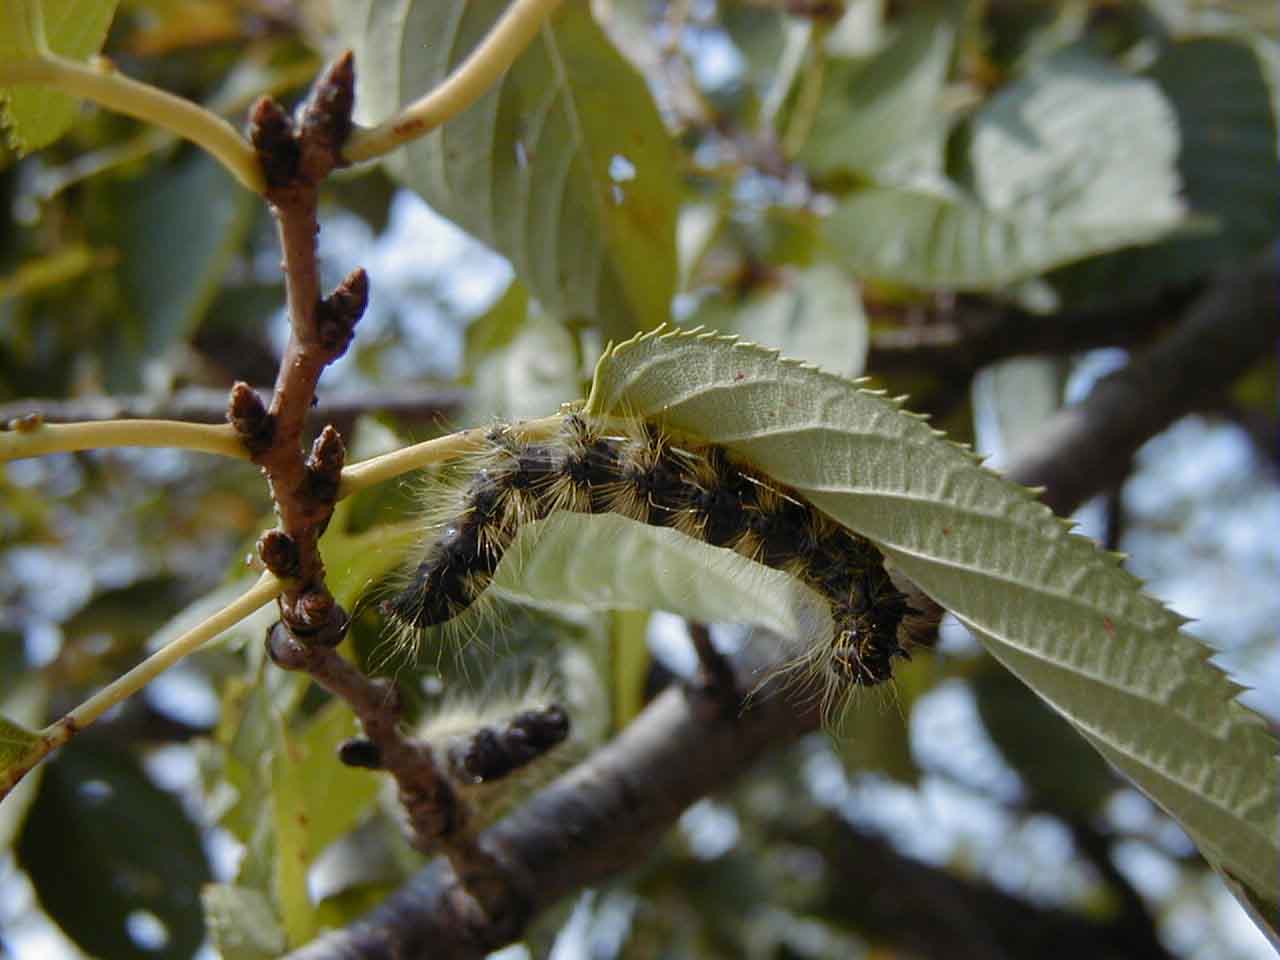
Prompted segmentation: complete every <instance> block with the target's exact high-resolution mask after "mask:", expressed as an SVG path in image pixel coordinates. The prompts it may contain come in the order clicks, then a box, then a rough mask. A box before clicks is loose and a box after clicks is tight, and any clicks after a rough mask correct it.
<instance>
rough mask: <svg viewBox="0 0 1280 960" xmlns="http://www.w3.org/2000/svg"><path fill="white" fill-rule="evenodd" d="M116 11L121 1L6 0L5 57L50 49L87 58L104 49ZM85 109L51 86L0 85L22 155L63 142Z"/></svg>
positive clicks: (0, 19) (0, 27)
mask: <svg viewBox="0 0 1280 960" xmlns="http://www.w3.org/2000/svg"><path fill="white" fill-rule="evenodd" d="M115 11H116V0H6V2H5V3H0V58H5V59H8V58H10V57H13V58H14V59H17V58H20V57H28V56H32V55H34V54H36V53H38V52H39V51H42V50H47V51H49V52H51V53H55V54H60V55H61V56H64V57H68V58H70V59H72V60H84V59H86V58H87V57H89V56H91V55H93V54H95V53H97V52H98V51H99V50H101V49H102V44H103V42H104V41H105V40H106V39H107V27H109V26H110V25H111V18H112V17H113V16H114V15H115ZM40 33H43V36H40ZM79 107H80V103H79V101H78V100H76V99H74V98H73V97H69V96H67V95H66V94H65V93H59V92H58V91H57V90H53V89H50V88H49V87H35V86H21V87H10V88H0V126H3V127H5V128H6V132H7V134H8V140H9V145H10V146H11V147H13V149H14V150H16V151H18V152H19V153H27V152H29V151H31V150H38V149H40V148H41V147H43V146H46V145H48V144H50V143H52V142H53V141H54V140H57V139H58V138H59V137H60V136H62V135H63V134H64V133H66V131H67V128H69V127H70V126H71V124H72V123H73V122H74V121H75V118H76V112H77V110H79Z"/></svg>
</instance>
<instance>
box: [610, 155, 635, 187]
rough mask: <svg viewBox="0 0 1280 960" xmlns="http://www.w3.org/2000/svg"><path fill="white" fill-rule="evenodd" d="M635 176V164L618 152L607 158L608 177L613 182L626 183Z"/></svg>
mask: <svg viewBox="0 0 1280 960" xmlns="http://www.w3.org/2000/svg"><path fill="white" fill-rule="evenodd" d="M635 178H636V165H635V164H634V163H632V162H631V161H630V160H628V159H627V158H626V157H624V156H623V155H622V154H620V153H615V154H614V155H613V156H612V157H611V158H610V159H609V179H610V180H612V181H613V182H614V183H626V182H627V181H628V180H634V179H635Z"/></svg>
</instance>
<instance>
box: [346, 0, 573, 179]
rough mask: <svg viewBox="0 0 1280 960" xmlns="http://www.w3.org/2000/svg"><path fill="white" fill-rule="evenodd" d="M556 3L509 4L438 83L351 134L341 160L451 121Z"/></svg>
mask: <svg viewBox="0 0 1280 960" xmlns="http://www.w3.org/2000/svg"><path fill="white" fill-rule="evenodd" d="M559 5H560V0H514V2H513V3H512V4H511V6H510V7H508V8H507V11H506V13H504V14H503V15H502V17H501V18H500V19H499V20H498V22H497V23H496V24H494V26H493V29H492V30H491V31H490V32H489V35H488V36H487V37H485V38H484V41H483V42H482V43H481V44H480V45H479V46H478V47H476V48H475V49H474V50H472V51H471V53H470V54H469V55H468V56H467V58H466V59H465V60H464V61H463V62H462V63H461V65H459V66H458V68H457V69H456V70H454V71H453V73H452V74H450V75H449V77H448V78H447V79H446V80H445V81H444V82H443V83H441V84H440V85H439V86H438V87H436V88H435V89H434V90H432V91H431V92H430V93H428V94H426V95H425V96H423V97H421V98H420V99H418V100H415V101H414V102H413V103H411V104H409V105H408V106H407V107H405V108H404V109H403V110H401V111H400V113H399V114H397V115H396V116H394V117H392V118H391V119H389V120H386V121H384V122H382V123H380V124H378V125H377V126H376V127H367V128H365V129H361V130H356V131H355V132H354V133H353V134H352V135H351V139H350V140H348V141H347V146H346V148H345V149H344V150H343V153H342V155H343V158H344V159H345V160H347V161H348V162H349V163H358V162H359V161H361V160H371V159H373V158H374V157H380V156H382V155H383V154H385V153H390V152H391V151H392V150H394V149H395V148H396V147H399V146H401V145H402V144H405V143H408V142H410V141H411V140H416V139H418V138H419V137H421V136H424V135H425V134H427V133H430V132H431V131H432V130H434V129H435V128H436V127H438V126H440V125H441V124H443V123H445V122H447V121H449V120H451V119H453V118H454V117H456V116H457V115H458V114H459V113H461V112H462V111H463V110H465V109H467V107H469V106H471V105H472V104H473V103H475V102H476V101H477V100H479V99H480V98H481V97H482V96H484V95H485V94H486V93H488V91H489V90H490V89H491V88H492V87H493V85H494V84H496V83H497V82H498V79H499V78H500V77H501V76H502V74H504V73H506V71H507V69H508V68H509V67H510V66H511V64H513V63H514V62H515V60H516V58H517V57H518V56H520V54H521V53H522V52H523V51H524V49H525V48H526V47H527V46H529V44H530V43H531V42H533V38H534V37H535V36H536V35H537V33H538V30H539V29H541V27H542V24H543V21H545V20H546V18H547V17H548V16H549V15H550V14H551V12H552V11H553V10H555V8H556V7H557V6H559Z"/></svg>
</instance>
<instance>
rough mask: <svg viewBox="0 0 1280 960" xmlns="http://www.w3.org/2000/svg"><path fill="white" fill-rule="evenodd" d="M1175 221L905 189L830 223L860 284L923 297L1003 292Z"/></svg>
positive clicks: (836, 246)
mask: <svg viewBox="0 0 1280 960" xmlns="http://www.w3.org/2000/svg"><path fill="white" fill-rule="evenodd" d="M1173 225H1174V221H1173V220H1172V219H1166V220H1162V221H1157V222H1152V221H1150V220H1137V221H1133V220H1117V221H1112V222H1106V223H1103V222H1093V223H1091V222H1086V221H1074V220H1072V219H1071V218H1070V215H1069V214H1067V215H1063V216H1059V217H1054V218H1052V219H1046V218H1044V217H1042V216H1038V215H1032V214H1030V213H1022V212H1018V213H995V212H993V211H991V210H987V209H985V208H983V207H981V206H980V205H978V204H977V203H975V202H973V201H972V200H969V199H966V198H964V197H961V196H958V195H954V194H951V195H946V194H940V193H927V192H925V191H923V190H917V189H910V188H901V187H871V188H868V189H866V190H859V191H857V192H855V193H853V194H851V195H850V196H849V197H848V199H846V200H845V201H844V202H843V203H841V204H840V206H839V207H838V208H837V209H836V211H835V213H833V214H832V215H831V217H830V218H828V220H827V222H826V230H825V235H826V240H827V243H828V244H829V245H830V247H831V250H832V255H833V256H834V257H835V258H836V259H838V260H839V261H841V262H842V263H844V264H845V265H846V266H847V267H848V268H849V269H850V270H852V271H853V273H855V274H856V275H858V276H860V277H866V278H868V279H875V280H882V281H889V282H895V283H903V284H909V285H911V286H914V287H920V288H921V289H926V290H927V289H937V288H948V289H955V290H974V291H984V290H988V291H989V290H998V289H1000V288H1002V287H1007V286H1009V285H1011V284H1013V283H1016V282H1017V281H1019V280H1025V279H1027V278H1028V277H1032V276H1035V275H1036V274H1040V273H1044V272H1045V271H1046V270H1051V269H1053V268H1054V267H1059V266H1062V265H1063V264H1067V263H1071V262H1073V261H1075V260H1080V259H1082V258H1084V257H1088V256H1092V255H1093V254H1096V253H1103V252H1106V251H1108V250H1115V249H1119V248H1121V247H1127V246H1131V245H1132V244H1135V243H1144V242H1147V241H1149V240H1152V239H1154V238H1155V237H1157V236H1159V235H1160V234H1162V233H1164V232H1166V231H1167V230H1169V229H1170V228H1171V227H1172V226H1173Z"/></svg>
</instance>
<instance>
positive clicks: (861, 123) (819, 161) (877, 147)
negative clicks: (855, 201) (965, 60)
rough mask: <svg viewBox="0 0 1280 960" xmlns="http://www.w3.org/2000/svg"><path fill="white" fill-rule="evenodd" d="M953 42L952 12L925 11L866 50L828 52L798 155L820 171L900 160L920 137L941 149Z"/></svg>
mask: <svg viewBox="0 0 1280 960" xmlns="http://www.w3.org/2000/svg"><path fill="white" fill-rule="evenodd" d="M954 43H955V26H954V24H953V23H952V21H951V18H950V17H947V16H940V15H938V14H937V13H936V12H933V11H929V12H926V13H923V14H921V15H919V16H916V17H914V18H912V19H911V20H910V21H909V22H908V23H906V24H905V25H904V26H903V28H902V30H901V31H900V32H899V34H898V35H897V36H896V37H895V38H894V40H893V42H892V43H890V44H889V45H887V46H886V47H885V48H884V49H883V50H881V51H879V52H878V53H876V54H875V55H873V56H871V57H867V58H864V59H859V60H852V59H836V58H833V59H832V60H831V61H830V62H829V64H828V72H827V75H826V77H825V78H824V81H823V91H822V99H821V101H820V102H819V104H818V109H817V111H816V113H815V114H814V118H813V128H812V130H811V131H810V133H809V137H808V139H807V140H806V141H805V145H804V148H803V149H802V150H801V152H800V157H799V159H800V160H801V161H802V162H803V163H804V164H805V165H806V166H808V167H809V169H810V170H811V171H813V172H814V173H815V174H817V175H819V176H823V175H828V174H831V173H833V172H837V171H851V170H852V171H860V172H862V173H865V174H871V175H874V174H876V173H877V172H882V171H883V170H884V169H885V168H894V167H901V166H902V164H903V161H904V154H909V153H910V152H911V151H912V150H913V149H914V148H916V147H918V146H919V145H920V144H921V142H922V141H928V140H932V141H933V142H934V144H935V146H936V149H935V150H934V153H936V154H938V155H939V156H940V154H941V144H942V139H941V136H940V135H941V134H942V133H943V132H945V130H946V118H945V115H944V114H943V112H942V110H941V104H940V98H941V96H942V90H943V85H944V84H945V82H946V79H947V68H948V66H949V64H950V62H951V51H952V48H953V46H954Z"/></svg>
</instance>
